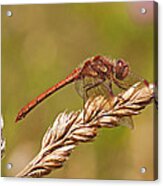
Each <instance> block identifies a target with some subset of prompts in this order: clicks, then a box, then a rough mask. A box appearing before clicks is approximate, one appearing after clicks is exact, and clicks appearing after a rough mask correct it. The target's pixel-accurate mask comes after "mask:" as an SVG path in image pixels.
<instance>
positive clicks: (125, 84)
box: [113, 77, 131, 90]
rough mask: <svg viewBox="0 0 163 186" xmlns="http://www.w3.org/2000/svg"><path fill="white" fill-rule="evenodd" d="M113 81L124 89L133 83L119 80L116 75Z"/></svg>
mask: <svg viewBox="0 0 163 186" xmlns="http://www.w3.org/2000/svg"><path fill="white" fill-rule="evenodd" d="M113 81H114V83H115V84H116V85H117V86H118V87H119V88H121V89H123V90H127V89H128V88H129V87H130V86H131V85H129V84H128V83H127V82H122V81H119V80H118V79H116V78H115V77H113Z"/></svg>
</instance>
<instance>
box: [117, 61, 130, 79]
mask: <svg viewBox="0 0 163 186" xmlns="http://www.w3.org/2000/svg"><path fill="white" fill-rule="evenodd" d="M115 73H116V78H117V79H120V80H123V79H124V78H125V77H126V76H127V75H128V73H129V66H128V64H127V63H126V62H125V61H124V60H122V59H119V60H118V61H117V62H116V66H115Z"/></svg>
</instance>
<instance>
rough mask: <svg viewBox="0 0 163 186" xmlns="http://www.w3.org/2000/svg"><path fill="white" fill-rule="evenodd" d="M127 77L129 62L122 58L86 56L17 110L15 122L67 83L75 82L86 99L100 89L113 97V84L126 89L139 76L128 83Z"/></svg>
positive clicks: (77, 88)
mask: <svg viewBox="0 0 163 186" xmlns="http://www.w3.org/2000/svg"><path fill="white" fill-rule="evenodd" d="M127 77H128V79H130V80H131V79H134V78H133V73H132V72H131V70H130V67H129V64H128V62H126V61H125V60H124V59H113V60H112V59H110V58H108V57H105V56H102V55H97V56H93V57H91V58H88V59H86V60H85V61H84V63H83V65H81V66H80V67H78V68H76V69H74V70H73V71H72V73H70V74H69V75H68V76H67V77H66V78H65V79H64V80H62V81H60V82H58V83H56V84H55V85H54V86H52V87H51V88H49V89H47V90H46V91H45V92H43V93H41V94H40V95H39V96H37V97H36V98H35V99H33V100H32V101H30V102H29V103H28V104H27V105H25V106H24V107H23V108H22V109H21V110H20V111H19V112H18V115H17V117H16V120H15V122H18V121H20V120H22V119H23V118H25V117H26V115H27V114H28V113H29V112H31V111H32V110H33V109H34V108H35V107H36V106H37V105H39V104H40V103H41V102H42V101H44V100H45V99H46V98H48V97H49V96H50V95H52V94H54V93H55V92H56V91H58V90H60V89H61V88H63V87H65V86H67V85H68V84H71V83H75V87H76V90H77V92H78V93H79V95H80V96H82V97H83V99H84V101H86V100H87V99H88V98H89V97H90V96H91V95H92V92H93V93H94V95H96V94H103V93H101V92H100V91H101V90H102V89H103V90H105V91H103V92H105V95H106V94H107V97H113V96H114V92H113V84H114V85H115V86H116V87H118V88H119V89H121V90H126V89H128V88H129V87H130V86H132V85H133V84H134V82H137V81H140V78H139V77H138V76H136V78H135V80H134V82H133V81H132V83H130V82H129V81H125V79H127ZM100 88H101V89H100Z"/></svg>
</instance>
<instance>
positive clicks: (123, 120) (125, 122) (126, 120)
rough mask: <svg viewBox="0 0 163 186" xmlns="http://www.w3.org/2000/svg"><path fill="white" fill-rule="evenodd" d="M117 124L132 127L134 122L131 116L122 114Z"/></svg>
mask: <svg viewBox="0 0 163 186" xmlns="http://www.w3.org/2000/svg"><path fill="white" fill-rule="evenodd" d="M118 125H120V126H125V127H128V128H130V129H134V122H133V119H132V117H131V116H124V117H122V118H120V120H119V122H118Z"/></svg>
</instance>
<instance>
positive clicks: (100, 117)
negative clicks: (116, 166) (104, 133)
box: [17, 82, 154, 177]
mask: <svg viewBox="0 0 163 186" xmlns="http://www.w3.org/2000/svg"><path fill="white" fill-rule="evenodd" d="M153 95H154V87H153V84H149V85H147V84H145V83H142V82H138V83H136V84H135V85H133V86H132V87H130V88H129V89H128V90H127V91H125V92H123V93H121V94H119V95H118V96H115V97H114V98H112V99H105V98H104V97H103V96H98V97H95V98H93V97H92V98H90V99H89V100H88V101H87V102H86V104H85V108H84V109H83V110H82V111H78V112H71V113H69V114H67V113H65V112H64V113H61V114H59V115H58V117H57V118H56V120H55V121H54V124H53V126H52V127H49V128H48V130H47V132H46V133H45V135H44V137H43V140H42V146H41V150H40V152H39V153H38V155H37V156H36V157H35V158H34V159H33V160H32V161H31V162H30V163H29V164H28V165H27V166H26V167H25V168H24V170H22V171H21V172H20V173H18V174H17V177H42V176H44V175H47V174H49V173H50V172H51V171H52V170H54V169H56V168H59V167H62V166H63V163H64V162H65V161H66V160H67V159H68V157H69V155H70V154H71V152H72V150H73V149H74V148H75V147H76V146H77V145H78V144H79V143H80V142H88V141H92V139H93V138H94V137H95V136H96V134H97V129H98V128H100V127H108V128H113V127H117V126H120V125H122V123H123V122H121V120H123V118H124V117H128V118H129V116H130V117H131V116H132V115H137V114H140V111H141V110H142V109H144V108H145V106H147V105H148V104H149V103H150V102H151V100H152V99H153ZM85 111H86V113H85ZM84 113H85V115H84ZM83 115H84V119H83ZM126 125H128V126H129V127H132V126H131V125H129V124H126Z"/></svg>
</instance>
